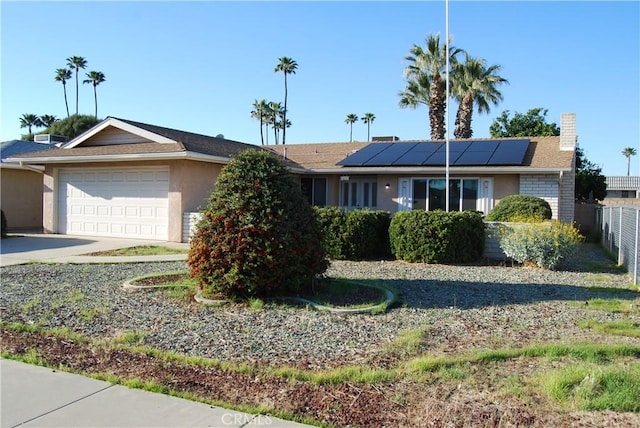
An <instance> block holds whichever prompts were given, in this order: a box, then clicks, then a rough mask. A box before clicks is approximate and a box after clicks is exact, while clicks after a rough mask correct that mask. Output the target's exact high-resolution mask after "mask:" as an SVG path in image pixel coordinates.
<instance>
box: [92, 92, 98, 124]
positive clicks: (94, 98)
mask: <svg viewBox="0 0 640 428" xmlns="http://www.w3.org/2000/svg"><path fill="white" fill-rule="evenodd" d="M93 101H94V102H95V105H96V115H95V118H96V120H98V90H97V88H96V85H93Z"/></svg>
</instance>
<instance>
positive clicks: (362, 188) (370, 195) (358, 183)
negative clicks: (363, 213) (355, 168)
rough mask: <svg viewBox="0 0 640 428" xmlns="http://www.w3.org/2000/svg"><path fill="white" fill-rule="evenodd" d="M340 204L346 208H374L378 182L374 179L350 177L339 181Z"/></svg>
mask: <svg viewBox="0 0 640 428" xmlns="http://www.w3.org/2000/svg"><path fill="white" fill-rule="evenodd" d="M340 193H341V197H340V205H341V206H342V207H343V208H347V209H357V208H369V209H376V206H377V205H378V183H377V182H376V181H375V180H367V179H350V180H348V181H341V182H340Z"/></svg>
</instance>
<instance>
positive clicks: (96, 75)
mask: <svg viewBox="0 0 640 428" xmlns="http://www.w3.org/2000/svg"><path fill="white" fill-rule="evenodd" d="M105 80H106V79H105V77H104V74H103V73H102V72H101V71H90V72H88V73H87V78H86V79H85V80H83V81H82V83H91V84H92V85H93V100H94V101H95V106H96V112H95V116H94V117H95V118H96V119H97V118H98V93H97V91H96V88H97V86H98V85H99V84H101V83H102V82H104V81H105Z"/></svg>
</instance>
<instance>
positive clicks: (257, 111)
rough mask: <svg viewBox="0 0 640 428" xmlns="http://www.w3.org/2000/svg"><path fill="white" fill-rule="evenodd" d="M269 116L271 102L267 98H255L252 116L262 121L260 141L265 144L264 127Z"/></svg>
mask: <svg viewBox="0 0 640 428" xmlns="http://www.w3.org/2000/svg"><path fill="white" fill-rule="evenodd" d="M268 116H269V103H267V100H265V99H262V100H260V101H258V100H255V101H254V102H253V110H251V117H252V118H254V119H257V120H259V121H260V143H261V144H262V145H263V146H264V132H263V131H262V128H263V127H264V126H265V125H266V124H267V122H266V119H267V117H268Z"/></svg>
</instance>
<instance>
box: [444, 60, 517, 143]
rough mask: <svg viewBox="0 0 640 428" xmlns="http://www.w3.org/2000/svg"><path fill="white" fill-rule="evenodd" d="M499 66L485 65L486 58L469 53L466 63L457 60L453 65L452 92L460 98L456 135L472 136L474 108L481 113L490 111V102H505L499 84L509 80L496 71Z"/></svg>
mask: <svg viewBox="0 0 640 428" xmlns="http://www.w3.org/2000/svg"><path fill="white" fill-rule="evenodd" d="M501 68H502V67H501V66H500V65H491V66H488V67H487V66H486V65H485V60H484V59H481V58H473V57H471V56H469V54H466V58H465V62H464V63H457V64H455V65H454V68H453V75H454V77H453V79H452V86H453V87H452V93H453V96H454V97H455V99H456V100H457V101H458V112H457V113H456V122H455V131H454V136H455V137H456V138H471V137H472V136H473V130H472V129H471V121H472V117H473V107H474V105H477V106H478V113H479V114H482V113H489V111H490V108H489V104H494V105H497V104H498V103H499V102H500V101H502V94H501V93H500V91H499V90H498V85H501V84H503V83H509V82H508V81H507V79H505V78H503V77H501V76H500V75H498V74H497V73H498V72H499V71H500V69H501Z"/></svg>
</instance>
